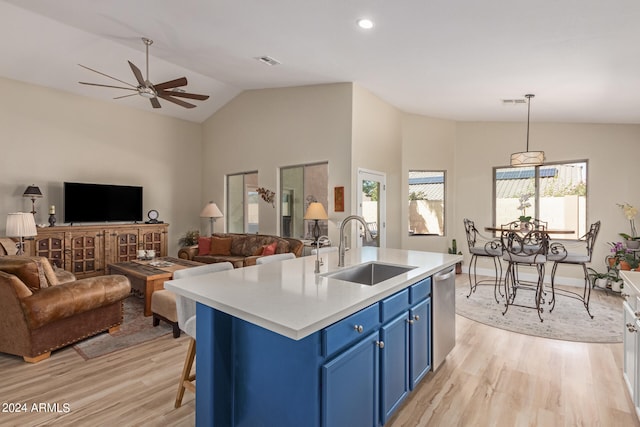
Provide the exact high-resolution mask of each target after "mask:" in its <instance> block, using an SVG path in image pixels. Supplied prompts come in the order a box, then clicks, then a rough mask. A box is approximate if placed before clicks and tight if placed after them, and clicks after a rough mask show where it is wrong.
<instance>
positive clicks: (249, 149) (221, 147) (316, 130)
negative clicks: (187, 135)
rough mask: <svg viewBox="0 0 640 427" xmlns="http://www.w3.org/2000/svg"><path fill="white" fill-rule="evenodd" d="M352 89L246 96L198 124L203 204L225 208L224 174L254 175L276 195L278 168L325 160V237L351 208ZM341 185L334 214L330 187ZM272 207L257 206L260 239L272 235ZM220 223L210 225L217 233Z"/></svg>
mask: <svg viewBox="0 0 640 427" xmlns="http://www.w3.org/2000/svg"><path fill="white" fill-rule="evenodd" d="M351 87H352V85H351V83H339V84H329V85H319V86H305V87H290V88H281V89H260V90H249V91H245V92H243V93H242V94H240V95H238V96H237V97H236V98H235V99H233V100H232V101H231V102H229V103H228V104H227V105H225V106H224V107H223V108H222V109H220V110H219V111H218V112H217V113H216V114H214V115H213V116H212V117H211V118H209V119H208V120H207V121H206V122H205V123H204V149H203V155H202V162H203V165H204V181H203V194H202V198H203V199H211V200H214V201H215V202H216V203H218V206H224V205H225V194H224V193H225V175H227V174H233V173H239V172H247V171H254V170H257V171H258V181H259V185H260V186H261V187H266V188H268V189H270V190H272V191H276V192H278V186H279V182H278V180H279V169H278V168H280V167H283V166H292V165H301V164H308V163H317V162H322V161H328V162H329V189H330V190H329V206H328V209H327V214H328V215H329V219H330V221H329V237H330V238H331V239H332V240H334V241H337V239H338V237H337V233H336V220H339V219H340V218H343V217H344V214H345V213H346V214H347V215H348V212H350V210H351V204H350V200H351V198H350V194H348V190H347V189H348V188H349V187H350V185H349V183H350V179H351V175H350V172H351V171H350V165H351V156H350V146H351V103H352V101H351V98H352V89H351ZM339 186H343V187H345V190H346V191H347V194H345V212H344V213H336V212H335V211H334V206H333V188H334V187H339ZM278 212H279V200H277V201H276V208H272V207H271V205H270V204H268V203H265V202H262V201H261V203H260V233H261V234H277V233H278V231H279V230H278V229H279V221H278ZM224 223H225V221H224V220H220V221H218V222H217V223H216V231H221V230H222V229H223V226H224Z"/></svg>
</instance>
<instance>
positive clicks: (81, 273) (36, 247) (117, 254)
mask: <svg viewBox="0 0 640 427" xmlns="http://www.w3.org/2000/svg"><path fill="white" fill-rule="evenodd" d="M168 228H169V224H116V225H105V224H100V225H68V226H67V225H65V226H55V227H43V228H38V235H37V236H36V237H35V238H33V239H31V240H27V241H26V242H25V243H26V244H25V252H26V253H27V254H29V255H32V256H43V257H45V258H48V259H49V261H51V264H53V265H55V266H58V267H60V268H63V269H65V270H67V271H70V272H72V273H73V274H75V276H76V277H77V278H78V279H81V278H84V277H90V276H100V275H104V274H107V273H108V272H107V265H108V264H114V263H117V262H125V261H131V260H134V259H136V257H137V251H138V249H145V250H147V249H153V250H155V251H156V256H159V257H162V256H167V232H168Z"/></svg>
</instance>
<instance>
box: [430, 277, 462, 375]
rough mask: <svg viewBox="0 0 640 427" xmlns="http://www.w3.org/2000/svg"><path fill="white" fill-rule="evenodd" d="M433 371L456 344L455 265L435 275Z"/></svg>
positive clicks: (433, 290) (433, 293) (433, 291)
mask: <svg viewBox="0 0 640 427" xmlns="http://www.w3.org/2000/svg"><path fill="white" fill-rule="evenodd" d="M432 296H433V299H432V307H433V308H432V310H433V323H432V327H433V371H434V372H435V371H436V370H437V369H438V367H440V365H441V364H442V362H444V359H445V358H446V357H447V355H448V354H449V352H450V351H451V350H452V349H453V347H455V345H456V273H455V265H454V266H451V267H447V268H445V269H444V270H440V271H439V272H437V273H436V274H434V275H433V287H432Z"/></svg>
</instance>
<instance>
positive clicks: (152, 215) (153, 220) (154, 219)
mask: <svg viewBox="0 0 640 427" xmlns="http://www.w3.org/2000/svg"><path fill="white" fill-rule="evenodd" d="M158 216H159V214H158V211H157V210H155V209H151V210H150V211H149V212H147V217H148V218H149V221H145V224H162V223H163V221H158Z"/></svg>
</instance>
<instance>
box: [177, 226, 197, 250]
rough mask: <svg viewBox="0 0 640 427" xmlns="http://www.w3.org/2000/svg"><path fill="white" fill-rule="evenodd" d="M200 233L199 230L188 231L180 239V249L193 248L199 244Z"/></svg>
mask: <svg viewBox="0 0 640 427" xmlns="http://www.w3.org/2000/svg"><path fill="white" fill-rule="evenodd" d="M199 237H200V232H199V231H198V230H188V231H187V232H186V233H185V234H184V236H182V237H180V238H179V239H178V244H179V245H180V247H183V248H184V247H186V246H193V245H197V244H198V238H199Z"/></svg>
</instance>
